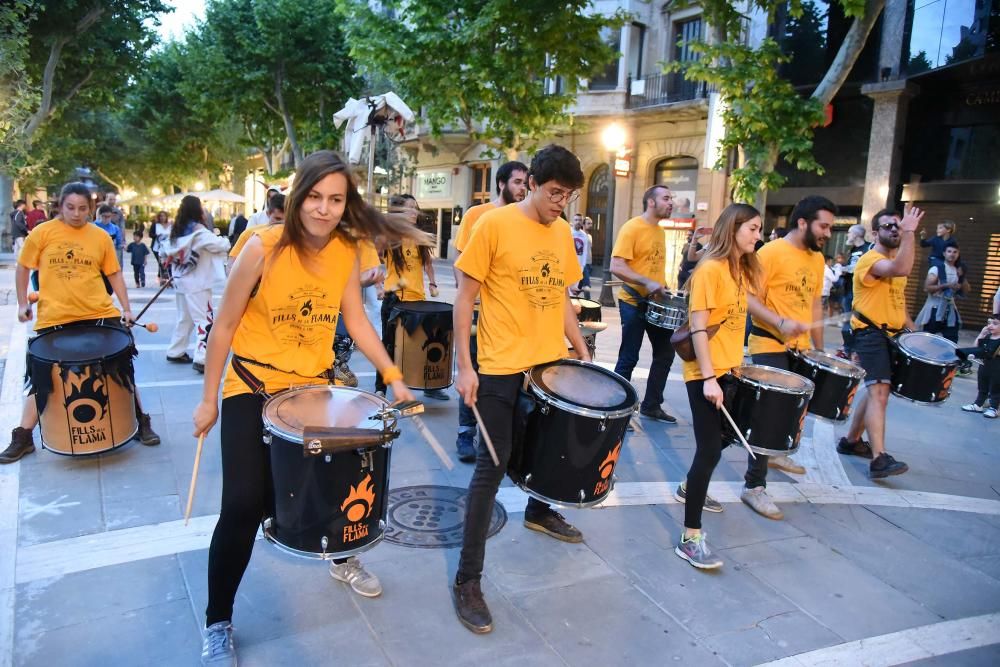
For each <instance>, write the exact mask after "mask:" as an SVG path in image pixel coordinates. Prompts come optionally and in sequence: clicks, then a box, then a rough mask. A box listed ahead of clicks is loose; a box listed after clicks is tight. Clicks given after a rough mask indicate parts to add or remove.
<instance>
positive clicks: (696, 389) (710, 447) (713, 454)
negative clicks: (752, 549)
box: [684, 378, 723, 529]
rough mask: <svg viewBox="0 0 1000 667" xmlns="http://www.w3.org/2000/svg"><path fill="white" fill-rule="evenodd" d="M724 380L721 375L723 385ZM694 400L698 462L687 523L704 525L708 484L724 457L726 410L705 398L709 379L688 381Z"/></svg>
mask: <svg viewBox="0 0 1000 667" xmlns="http://www.w3.org/2000/svg"><path fill="white" fill-rule="evenodd" d="M722 382H723V379H721V378H720V384H722ZM684 386H685V387H686V388H687V393H688V401H689V402H690V403H691V421H692V422H694V440H695V447H696V449H695V452H694V461H692V462H691V469H690V470H688V474H687V497H686V498H685V501H684V503H685V504H684V526H685V527H686V528H697V529H700V528H701V511H702V508H703V507H704V506H705V496H707V495H708V483H709V482H710V481H711V480H712V473H713V472H715V466H716V465H718V463H719V459H720V458H721V457H722V447H723V444H722V412H721V411H720V410H719V409H718V408H716V407H715V406H714V405H712V404H711V403H709V402H708V399H706V398H705V393H704V391H705V389H704V388H705V381H704V380H691V381H690V382H686V383H684Z"/></svg>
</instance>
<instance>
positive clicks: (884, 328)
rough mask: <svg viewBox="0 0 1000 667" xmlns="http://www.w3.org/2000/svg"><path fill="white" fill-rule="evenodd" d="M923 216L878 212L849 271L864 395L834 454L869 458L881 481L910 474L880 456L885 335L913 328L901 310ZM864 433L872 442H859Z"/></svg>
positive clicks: (914, 211)
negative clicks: (866, 246) (868, 245)
mask: <svg viewBox="0 0 1000 667" xmlns="http://www.w3.org/2000/svg"><path fill="white" fill-rule="evenodd" d="M923 217H924V211H921V210H920V209H919V208H916V207H911V208H909V209H908V210H907V211H906V214H905V215H904V216H902V218H900V215H899V213H897V212H896V211H892V210H883V211H879V212H878V213H876V214H875V217H874V218H873V219H872V231H873V232H875V245H874V247H872V249H871V250H869V251H868V252H866V253H865V254H864V255H862V257H861V259H859V260H858V263H857V266H855V267H854V315H853V317H852V318H851V329H852V331H853V333H854V349H855V351H856V352H857V353H858V357H859V359H860V361H861V367H862V368H864V369H865V386H866V387H867V388H868V391H867V392H866V393H865V395H864V396H863V397H862V398H861V400H860V401H858V403H857V404H856V406H855V408H854V417H853V418H852V419H851V426H850V429H849V430H848V432H847V437H844V438H841V439H840V443H839V444H838V445H837V451H838V452H840V453H841V454H850V455H854V456H860V457H863V458H867V459H872V462H871V464H870V465H869V467H868V475H869V477H871V478H872V479H882V478H885V477H889V476H890V475H902V474H903V473H904V472H906V471H907V470H909V466H907V465H906V464H905V463H903V462H902V461H897V460H896V459H894V458H893V457H892V456H891V455H890V454H889V453H888V452H886V451H885V410H886V406H887V405H888V403H889V387H890V382H891V380H892V356H891V345H892V343H891V341H890V336H893V335H895V334H896V333H898V332H899V331H900V330H902V329H904V328H906V329H910V330H912V329H914V328H915V327H914V325H913V320H912V319H910V315H909V313H908V312H907V310H906V293H905V292H906V277H907V276H908V275H909V274H910V270H911V269H912V268H913V256H914V249H915V247H916V241H915V238H914V237H915V232H916V230H917V227H918V226H919V225H920V221H921V220H922V219H923ZM865 431H867V432H868V437H869V438H871V442H867V441H865V440H862V439H861V436H862V435H863V434H864V433H865Z"/></svg>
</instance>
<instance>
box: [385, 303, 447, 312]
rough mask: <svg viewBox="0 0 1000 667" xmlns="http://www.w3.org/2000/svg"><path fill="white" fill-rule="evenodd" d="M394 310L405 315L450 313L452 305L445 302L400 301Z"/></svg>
mask: <svg viewBox="0 0 1000 667" xmlns="http://www.w3.org/2000/svg"><path fill="white" fill-rule="evenodd" d="M392 309H393V310H399V311H401V312H404V313H450V312H451V311H452V305H451V304H450V303H444V302H443V301H400V302H399V303H397V304H396V305H395V306H393V307H392Z"/></svg>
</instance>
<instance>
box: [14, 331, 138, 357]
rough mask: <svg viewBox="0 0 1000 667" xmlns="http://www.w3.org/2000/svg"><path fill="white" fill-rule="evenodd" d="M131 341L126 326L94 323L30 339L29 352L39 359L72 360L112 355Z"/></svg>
mask: <svg viewBox="0 0 1000 667" xmlns="http://www.w3.org/2000/svg"><path fill="white" fill-rule="evenodd" d="M130 345H132V337H131V336H130V335H129V333H128V332H127V331H125V330H124V329H119V328H117V327H102V326H98V325H96V324H94V325H83V326H70V327H66V328H65V329H56V330H55V331H49V332H48V333H43V334H41V335H39V336H36V337H35V338H33V339H31V341H29V342H28V352H29V353H30V354H31V356H32V357H34V358H35V359H38V360H40V361H47V362H51V363H58V364H71V363H82V362H85V361H92V360H95V359H104V358H107V357H113V356H115V355H116V354H118V353H119V352H122V351H123V350H126V349H128V347H129V346H130Z"/></svg>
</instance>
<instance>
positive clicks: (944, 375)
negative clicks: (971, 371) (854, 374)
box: [892, 331, 959, 405]
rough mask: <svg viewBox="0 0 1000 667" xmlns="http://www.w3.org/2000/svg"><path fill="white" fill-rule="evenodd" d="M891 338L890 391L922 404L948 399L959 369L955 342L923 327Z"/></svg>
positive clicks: (934, 403)
mask: <svg viewBox="0 0 1000 667" xmlns="http://www.w3.org/2000/svg"><path fill="white" fill-rule="evenodd" d="M893 340H894V341H895V343H896V356H895V358H894V359H893V365H892V393H894V394H895V395H896V396H899V397H900V398H905V399H907V400H908V401H913V402H914V403H920V404H922V405H936V404H939V403H943V402H944V401H946V400H948V397H949V396H951V383H952V381H953V380H954V379H955V371H956V370H958V361H959V360H958V354H957V353H956V352H955V350H956V349H957V348H958V346H957V345H955V344H954V343H952V342H951V341H950V340H948V339H947V338H944V337H942V336H937V335H935V334H932V333H927V332H924V331H915V332H911V333H904V334H900V335H898V336H896V337H895V338H894V339H893Z"/></svg>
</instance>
